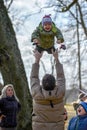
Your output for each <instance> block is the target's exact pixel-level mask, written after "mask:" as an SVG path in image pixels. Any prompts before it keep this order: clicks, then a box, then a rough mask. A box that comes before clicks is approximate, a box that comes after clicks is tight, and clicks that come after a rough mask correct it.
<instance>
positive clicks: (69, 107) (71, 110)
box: [65, 104, 76, 130]
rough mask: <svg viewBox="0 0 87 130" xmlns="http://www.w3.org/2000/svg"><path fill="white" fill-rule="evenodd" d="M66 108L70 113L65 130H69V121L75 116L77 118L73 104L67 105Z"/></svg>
mask: <svg viewBox="0 0 87 130" xmlns="http://www.w3.org/2000/svg"><path fill="white" fill-rule="evenodd" d="M65 108H66V110H67V113H68V120H67V121H66V123H65V130H67V127H68V123H69V120H70V119H71V118H72V117H73V116H75V115H76V113H75V110H74V108H73V105H72V104H66V105H65Z"/></svg>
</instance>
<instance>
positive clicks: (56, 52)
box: [52, 49, 58, 61]
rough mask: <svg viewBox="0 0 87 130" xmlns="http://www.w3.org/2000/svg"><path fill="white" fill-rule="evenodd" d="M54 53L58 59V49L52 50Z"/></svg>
mask: <svg viewBox="0 0 87 130" xmlns="http://www.w3.org/2000/svg"><path fill="white" fill-rule="evenodd" d="M52 54H53V56H54V58H55V60H56V61H58V49H56V50H55V51H53V50H52Z"/></svg>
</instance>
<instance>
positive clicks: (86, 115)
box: [68, 101, 87, 130]
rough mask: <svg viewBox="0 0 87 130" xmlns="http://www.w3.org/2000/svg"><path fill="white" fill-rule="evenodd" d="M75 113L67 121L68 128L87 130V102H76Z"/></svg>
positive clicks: (70, 129)
mask: <svg viewBox="0 0 87 130" xmlns="http://www.w3.org/2000/svg"><path fill="white" fill-rule="evenodd" d="M76 111H77V115H76V116H75V117H72V118H71V119H70V121H69V125H68V130H87V102H84V101H81V102H80V103H78V107H77V110H76Z"/></svg>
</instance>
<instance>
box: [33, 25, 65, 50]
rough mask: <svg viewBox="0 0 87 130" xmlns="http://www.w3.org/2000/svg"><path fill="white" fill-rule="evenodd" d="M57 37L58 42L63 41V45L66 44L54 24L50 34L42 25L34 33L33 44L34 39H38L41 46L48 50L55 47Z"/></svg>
mask: <svg viewBox="0 0 87 130" xmlns="http://www.w3.org/2000/svg"><path fill="white" fill-rule="evenodd" d="M55 37H56V38H57V40H61V43H62V42H64V38H63V35H62V33H61V31H60V30H59V29H58V28H57V27H56V25H55V24H54V23H52V29H51V30H50V31H49V32H47V31H45V30H44V29H43V27H42V24H41V23H40V24H39V26H38V27H37V28H36V30H34V32H33V33H32V36H31V42H33V39H38V40H39V42H40V45H39V46H40V47H42V48H44V49H48V48H51V47H52V46H54V40H55Z"/></svg>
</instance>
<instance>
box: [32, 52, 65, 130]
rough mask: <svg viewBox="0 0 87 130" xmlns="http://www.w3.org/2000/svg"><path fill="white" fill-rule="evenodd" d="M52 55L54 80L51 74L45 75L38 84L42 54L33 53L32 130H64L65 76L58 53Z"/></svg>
mask: <svg viewBox="0 0 87 130" xmlns="http://www.w3.org/2000/svg"><path fill="white" fill-rule="evenodd" d="M52 54H53V56H54V58H55V61H56V65H55V67H56V79H55V77H54V76H53V75H51V74H45V75H44V77H43V79H42V84H40V79H39V67H40V64H39V62H40V59H41V57H42V55H43V53H39V52H38V51H35V52H34V57H35V63H34V64H33V65H32V70H31V76H30V84H31V95H32V98H33V113H32V128H33V130H38V129H39V130H64V115H63V114H64V104H63V98H64V95H65V76H64V71H63V66H62V64H61V63H60V61H59V59H58V51H57V50H56V51H55V52H54V51H52Z"/></svg>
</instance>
